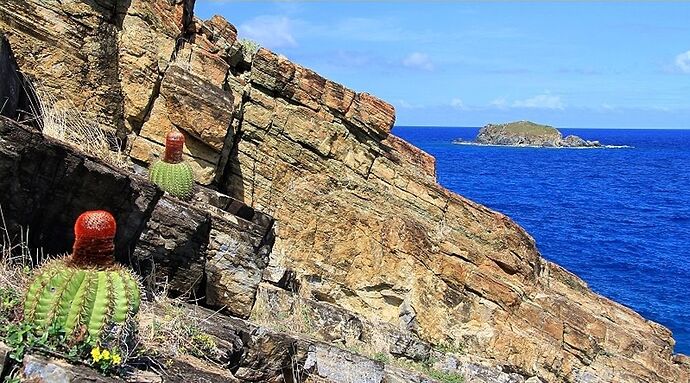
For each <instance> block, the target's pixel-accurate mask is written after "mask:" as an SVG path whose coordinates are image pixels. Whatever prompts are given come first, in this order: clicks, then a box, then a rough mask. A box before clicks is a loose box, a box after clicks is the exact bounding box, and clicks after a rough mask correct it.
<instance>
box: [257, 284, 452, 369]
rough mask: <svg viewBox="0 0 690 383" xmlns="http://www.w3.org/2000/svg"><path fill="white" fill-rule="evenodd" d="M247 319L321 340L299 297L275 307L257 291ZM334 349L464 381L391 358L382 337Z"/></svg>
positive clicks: (430, 365)
mask: <svg viewBox="0 0 690 383" xmlns="http://www.w3.org/2000/svg"><path fill="white" fill-rule="evenodd" d="M279 306H280V307H279ZM249 319H250V320H251V321H252V322H254V323H256V324H258V325H261V326H264V327H267V328H270V329H272V330H275V331H279V332H286V333H289V334H293V335H296V336H301V337H308V338H312V339H319V340H323V339H322V338H323V336H322V335H321V334H320V333H319V330H320V327H319V326H318V323H319V318H318V314H317V313H316V312H314V311H313V309H312V308H311V307H310V306H309V304H308V303H307V302H306V300H304V299H302V298H300V297H295V298H294V300H292V301H291V302H289V303H288V304H285V307H283V306H282V305H280V304H279V303H276V302H273V301H272V300H271V299H270V298H269V295H268V294H267V292H266V291H264V290H259V293H258V294H257V296H256V301H255V303H254V307H253V309H252V313H251V315H250V317H249ZM334 346H336V347H339V348H341V349H343V350H346V351H349V352H351V353H353V354H358V355H362V356H364V357H367V358H369V359H372V360H375V361H377V362H379V363H382V364H385V365H391V366H395V367H400V368H404V369H406V370H411V371H416V372H418V373H420V374H422V375H426V376H428V377H430V378H433V379H435V380H437V381H439V382H441V383H462V382H464V381H465V378H464V376H463V375H462V374H459V373H457V372H452V371H443V370H442V369H439V368H437V367H436V366H435V365H436V362H437V361H436V360H434V359H433V358H430V359H427V360H425V361H413V360H410V359H407V358H404V357H396V356H395V355H392V354H391V353H390V352H389V350H388V347H389V345H388V343H387V342H386V339H384V338H383V337H380V338H377V337H376V336H374V339H371V340H370V341H369V342H363V341H361V340H359V339H356V338H354V337H353V338H351V339H342V342H341V343H334ZM436 351H438V352H440V353H444V354H462V353H463V351H462V348H461V347H457V346H451V345H448V344H443V345H440V346H438V347H437V348H436Z"/></svg>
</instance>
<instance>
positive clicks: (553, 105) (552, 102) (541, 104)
mask: <svg viewBox="0 0 690 383" xmlns="http://www.w3.org/2000/svg"><path fill="white" fill-rule="evenodd" d="M511 106H512V107H513V108H534V109H561V110H562V109H563V102H562V101H561V97H560V96H554V95H551V94H548V93H545V94H539V95H536V96H534V97H530V98H526V99H524V100H515V101H514V102H513V104H512V105H511Z"/></svg>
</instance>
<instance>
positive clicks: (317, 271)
mask: <svg viewBox="0 0 690 383" xmlns="http://www.w3.org/2000/svg"><path fill="white" fill-rule="evenodd" d="M193 3H194V1H192V0H176V1H168V0H149V1H143V0H131V1H124V2H123V1H116V0H101V1H69V2H57V1H44V0H40V1H39V0H7V4H6V6H3V7H0V30H4V31H5V32H7V33H8V35H7V36H8V40H9V42H10V44H11V46H12V51H13V52H14V55H15V56H16V57H17V62H18V64H19V67H20V69H21V70H22V71H23V72H25V74H27V75H28V76H29V77H30V78H31V79H33V80H35V81H36V83H38V84H39V85H42V86H43V87H44V88H48V90H54V93H55V94H56V95H57V96H60V97H63V98H65V99H68V100H70V102H71V103H72V104H73V105H74V108H76V109H78V110H80V111H82V112H83V113H84V114H85V115H87V116H88V117H92V118H94V119H95V120H96V121H97V122H98V123H99V124H101V126H103V127H104V129H110V130H112V131H114V132H115V133H117V135H118V136H119V137H122V138H123V139H124V138H126V141H127V145H126V146H125V150H126V151H128V153H129V155H130V157H131V158H132V159H133V160H134V161H136V162H137V164H138V165H139V166H140V167H146V166H147V165H148V164H150V163H151V161H153V160H154V159H155V157H156V156H157V155H158V154H159V153H161V152H162V149H163V143H164V140H165V134H166V133H167V131H168V130H169V129H170V128H172V127H174V128H176V129H179V130H181V131H182V132H183V133H184V134H185V135H186V139H187V140H186V142H187V144H188V145H187V148H186V151H185V159H187V160H189V161H191V162H192V163H193V168H194V171H195V177H196V181H197V182H198V183H199V184H200V185H199V189H200V190H203V191H205V193H207V194H206V195H207V197H204V198H205V200H202V201H201V202H199V201H196V199H195V201H196V202H194V203H191V204H187V203H185V202H181V201H178V200H174V199H170V198H168V197H166V196H161V195H160V191H159V190H158V189H157V188H155V186H153V185H152V184H150V183H148V182H147V181H146V179H145V178H142V177H138V176H136V175H133V174H130V173H129V172H127V171H125V170H121V169H112V168H111V167H109V166H106V165H104V164H102V163H101V162H99V161H98V159H94V158H87V157H83V154H80V153H78V152H77V151H75V150H72V149H69V148H67V147H65V146H64V145H62V144H58V143H55V142H52V141H51V140H46V139H44V138H43V137H42V135H41V134H40V132H39V131H37V130H32V129H29V128H27V127H18V126H16V124H14V123H11V122H9V121H7V122H5V123H2V124H0V134H1V135H2V136H1V137H0V155H1V156H2V161H0V176H1V177H0V180H2V181H0V186H2V188H0V190H6V191H8V192H7V193H0V202H2V205H3V209H4V215H5V218H6V219H7V221H8V225H9V226H11V228H12V230H13V232H14V233H16V232H17V231H18V228H19V227H20V226H30V227H31V231H32V232H35V233H37V234H34V237H33V238H32V239H33V241H32V243H33V244H34V245H44V246H45V245H50V246H51V247H52V249H51V250H56V251H57V250H61V251H67V250H68V249H69V247H67V246H68V245H65V244H70V243H71V240H70V239H69V238H66V237H65V236H66V235H69V234H65V232H61V231H57V230H56V229H54V228H55V227H59V226H58V225H57V224H58V223H61V222H70V220H71V219H72V218H71V217H73V216H74V214H76V212H77V211H80V210H82V209H85V208H89V209H92V208H101V207H105V208H109V209H111V210H113V213H114V214H115V215H116V217H117V218H118V222H120V221H122V222H123V224H122V228H123V230H122V232H121V233H120V232H119V231H118V236H119V237H118V238H117V241H118V242H117V243H118V245H119V246H120V247H119V248H120V252H121V253H120V254H119V255H120V259H121V260H122V261H123V262H131V263H134V264H136V265H139V266H140V272H141V273H142V274H144V275H147V274H148V275H159V276H161V277H163V278H165V279H167V280H168V281H169V283H170V285H171V289H172V292H177V293H182V292H186V291H191V292H194V293H196V295H195V296H198V297H202V296H203V300H202V301H201V303H202V304H205V305H206V306H209V307H212V308H214V309H219V310H220V312H219V314H218V315H219V316H218V317H214V319H217V320H218V322H222V323H230V324H228V326H229V327H225V325H223V327H220V328H221V329H222V331H218V333H217V334H218V337H219V338H222V340H225V341H227V342H232V343H233V344H236V347H235V346H233V345H227V347H226V348H227V350H228V353H229V356H228V358H227V359H228V362H227V364H223V369H222V372H223V374H224V375H223V379H225V380H217V381H239V382H259V381H265V382H280V381H296V380H292V379H287V378H285V379H284V380H281V379H283V377H282V376H283V374H286V376H290V375H291V374H292V373H293V372H295V371H299V372H305V373H306V374H307V375H308V376H307V377H308V379H305V380H303V381H305V382H316V381H330V382H354V381H357V382H374V383H381V382H421V381H424V382H426V381H434V380H430V379H427V378H418V377H417V375H414V374H411V373H407V374H406V375H403V376H402V377H398V378H393V377H392V376H399V374H398V372H397V370H395V369H392V368H391V364H390V363H388V364H385V363H384V362H382V360H386V358H389V360H392V359H393V358H399V359H400V360H402V361H407V360H415V361H420V363H422V364H424V363H427V364H429V363H432V361H434V360H447V359H446V358H437V357H436V356H435V355H436V353H441V354H444V355H447V354H462V355H463V358H462V359H463V360H461V361H459V362H458V361H452V362H449V363H447V364H446V365H444V366H441V367H440V368H443V370H444V371H447V372H461V373H462V374H463V375H464V376H465V378H466V381H467V382H473V383H474V382H488V383H497V382H526V381H530V382H534V381H541V382H569V383H574V382H591V383H595V382H602V383H603V382H632V383H642V382H658V383H671V382H673V383H677V382H683V383H687V382H688V381H689V379H690V361H688V359H687V357H684V356H681V355H675V354H674V353H673V345H674V340H673V337H672V335H671V332H670V331H669V330H668V329H666V328H664V327H663V326H661V325H658V324H656V323H653V322H650V321H648V320H646V319H645V318H643V317H642V316H640V315H639V314H637V313H635V312H634V311H632V310H630V309H628V308H626V307H623V306H621V305H619V304H617V303H615V302H613V301H611V300H608V299H606V298H604V297H601V296H600V295H597V294H596V293H594V292H592V291H591V290H590V289H589V288H588V287H587V285H586V284H585V283H584V282H583V281H582V280H580V279H579V278H578V277H576V276H575V275H573V274H571V273H569V272H567V271H566V270H564V269H563V268H561V267H559V266H558V265H556V264H554V263H551V262H549V261H547V260H545V259H543V258H542V257H541V256H540V254H539V252H538V250H537V247H536V245H535V242H534V240H533V239H532V238H531V237H530V235H529V234H528V233H526V232H525V231H524V230H523V229H522V228H521V227H519V226H518V225H517V224H516V223H514V222H513V221H512V220H510V219H509V218H508V217H506V216H504V215H502V214H500V213H497V212H494V211H492V210H490V209H488V208H487V207H485V206H482V205H479V204H477V203H474V202H472V201H470V200H467V199H466V198H463V197H462V196H459V195H457V194H454V193H452V192H450V191H448V190H446V189H445V188H443V187H442V186H440V185H439V184H438V183H437V181H436V174H435V166H434V158H433V157H431V156H430V155H428V154H426V153H424V152H423V151H422V150H420V149H418V148H415V147H414V146H412V145H410V144H409V143H407V142H405V141H403V140H401V139H400V138H398V137H396V136H394V135H392V134H390V129H391V127H392V125H393V123H394V121H395V111H394V109H393V107H392V106H391V105H390V104H388V103H386V102H384V101H382V100H380V99H378V98H376V97H373V96H371V95H369V94H367V93H357V92H355V91H353V90H350V89H348V88H346V87H344V86H342V85H340V84H338V83H335V82H333V81H330V80H328V79H325V78H324V77H322V76H320V75H319V74H317V73H315V72H314V71H312V70H310V69H308V68H305V67H303V66H300V65H297V64H295V63H292V62H290V61H289V60H288V59H287V58H285V57H283V56H280V55H277V54H275V53H273V52H271V51H269V50H266V49H260V50H259V51H258V52H256V53H255V54H249V53H253V52H246V49H244V48H243V46H242V44H241V43H240V42H239V40H237V33H236V29H235V28H234V27H233V26H232V25H231V24H229V23H228V22H227V21H225V20H224V19H222V18H220V17H214V18H211V19H210V20H206V21H203V20H200V19H198V18H195V17H194V15H193V13H192V8H193ZM564 140H567V138H566V139H564ZM98 190H109V191H112V192H111V193H103V192H98ZM197 197H198V196H197ZM209 201H212V202H214V203H210V202H209ZM172 216H175V218H174V219H171V218H170V217H172ZM274 220H275V221H274ZM66 233H68V232H66ZM154 271H155V273H154ZM262 294H264V295H265V296H267V297H268V298H267V299H266V300H267V301H269V303H270V305H268V308H267V307H266V306H264V310H263V312H264V314H265V313H267V312H268V313H271V314H275V317H272V318H270V319H271V320H272V321H273V322H275V321H277V320H278V319H279V317H284V316H285V313H286V312H288V311H290V310H295V307H300V306H296V305H294V304H293V302H294V301H295V300H296V301H300V299H303V301H300V302H302V303H303V304H306V305H307V306H308V307H307V309H305V310H301V309H299V310H298V314H299V315H302V314H303V313H304V312H307V313H311V314H313V315H314V317H310V318H312V319H310V321H309V323H310V326H311V331H312V334H308V336H303V337H292V336H290V337H286V335H285V334H283V333H281V334H278V335H276V337H275V338H273V335H272V334H273V333H271V332H267V331H266V330H265V329H264V328H260V327H255V326H254V325H253V324H252V325H251V326H250V325H249V324H247V325H246V326H245V323H246V321H249V322H251V321H253V320H254V319H255V318H256V317H258V316H260V315H261V311H262V309H261V307H262V305H261V304H260V303H261V299H259V298H260V297H261V296H262ZM257 297H259V298H257ZM281 302H284V304H281ZM304 302H307V303H304ZM313 311H316V313H314V312H313ZM331 313H332V314H331ZM311 314H310V315H311ZM210 317H211V316H210V315H204V316H203V318H207V319H208V318H210ZM238 318H241V321H240V320H239V319H238ZM233 323H234V324H233ZM243 326H244V327H246V328H248V329H249V330H247V331H242V332H241V334H242V337H241V338H240V339H236V338H235V337H234V336H232V334H231V331H230V330H229V329H230V328H231V327H232V328H236V329H237V328H243ZM382 327H387V328H392V329H393V330H391V331H385V332H384V331H382V330H381V328H382ZM307 330H309V328H307ZM267 333H268V334H269V335H270V339H279V340H280V339H285V341H284V342H283V341H281V342H273V341H272V340H271V341H270V342H269V341H268V340H267V338H266V337H263V336H262V334H267ZM312 337H316V338H318V339H319V340H320V342H321V341H323V342H327V343H328V344H327V345H324V344H323V343H318V344H317V343H314V342H312V343H310V344H309V346H308V347H307V346H301V345H303V344H306V343H305V341H304V339H311V338H312ZM382 337H383V338H385V339H383V341H382V340H381V338H382ZM270 339H269V340H270ZM300 339H303V341H302V343H300V342H299V340H300ZM240 341H241V342H240ZM357 342H359V343H357ZM363 343H364V344H365V345H364V346H362V347H360V348H358V349H357V350H359V351H360V352H361V351H362V350H377V351H378V350H381V355H378V356H380V358H378V359H380V360H378V361H373V359H369V358H360V357H356V356H353V355H351V354H350V353H341V351H339V350H336V349H335V348H333V347H330V346H332V345H333V344H337V345H338V346H339V347H343V348H348V349H354V347H355V346H359V345H361V344H363ZM231 346H232V347H231ZM312 346H313V347H312ZM327 346H328V347H327ZM233 347H234V348H233ZM341 354H342V355H344V357H343V358H344V359H347V360H350V361H354V362H355V363H356V367H354V366H353V365H352V364H344V362H341V360H342V359H343V358H340V355H341ZM360 361H361V363H360ZM224 363H225V362H224ZM264 364H265V365H267V367H266V368H269V369H270V373H268V372H257V370H258V367H256V366H261V367H262V368H261V370H262V371H265V369H264V368H263V365H264ZM364 364H366V365H367V366H371V368H362V367H361V366H362V365H364ZM384 364H385V365H384ZM476 365H480V366H481V368H480V367H476ZM386 371H392V372H390V374H388V373H387V372H386ZM228 374H229V375H232V377H231V378H227V379H226V378H225V376H226V375H228ZM387 374H388V375H387ZM473 374H474V375H473ZM348 375H350V376H348ZM233 379H234V380H233ZM319 379H321V380H319ZM424 379H427V380H424ZM183 381H188V380H183Z"/></svg>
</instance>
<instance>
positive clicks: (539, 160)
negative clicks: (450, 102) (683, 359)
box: [393, 127, 690, 354]
mask: <svg viewBox="0 0 690 383" xmlns="http://www.w3.org/2000/svg"><path fill="white" fill-rule="evenodd" d="M477 131H478V129H477V128H441V127H438V128H430V127H424V128H421V127H396V128H395V129H394V130H393V132H394V133H395V134H396V135H398V136H400V137H402V138H403V139H405V140H407V141H408V142H410V143H412V144H414V145H416V146H418V147H420V148H422V149H424V150H425V151H426V152H428V153H430V154H432V155H433V156H434V157H436V164H437V173H438V179H439V182H440V183H441V184H442V185H443V186H445V187H447V188H449V189H451V190H453V191H455V192H457V193H459V194H462V195H464V196H466V197H468V198H470V199H472V200H474V201H477V202H479V203H482V204H484V205H486V206H489V207H491V208H492V209H494V210H498V211H500V212H502V213H504V214H506V215H508V216H510V217H511V218H513V219H514V220H515V221H516V222H517V223H519V224H520V225H521V226H522V227H524V228H525V229H526V230H527V231H528V232H529V233H530V234H531V235H532V236H533V237H534V238H535V240H536V241H537V246H538V248H539V250H540V251H541V253H542V255H543V256H544V257H545V258H547V259H549V260H552V261H554V262H556V263H558V264H560V265H561V266H563V267H565V268H567V269H568V270H570V271H571V272H574V273H575V274H577V275H578V276H580V277H581V278H582V279H584V280H585V281H586V282H587V283H588V284H589V285H590V287H591V288H592V289H593V290H594V291H596V292H598V293H600V294H602V295H604V296H607V297H609V298H611V299H613V300H615V301H618V302H620V303H622V304H624V305H626V306H628V307H631V308H633V309H634V310H636V311H638V312H639V313H641V314H642V315H643V316H645V317H646V318H649V319H652V320H654V321H656V322H659V323H662V324H664V325H665V326H667V327H669V328H670V329H671V330H672V331H673V334H674V337H675V339H676V342H677V343H676V352H680V353H685V354H690V130H617V129H608V130H603V129H602V130H600V129H561V131H562V132H563V133H564V135H565V134H577V135H579V136H580V137H582V138H584V139H588V140H599V141H601V142H602V143H603V144H611V145H630V146H632V147H633V148H627V149H547V148H511V147H491V146H469V145H456V144H452V143H451V141H452V140H453V139H455V138H463V139H466V140H471V139H472V138H474V137H475V136H476V134H477Z"/></svg>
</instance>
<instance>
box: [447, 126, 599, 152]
mask: <svg viewBox="0 0 690 383" xmlns="http://www.w3.org/2000/svg"><path fill="white" fill-rule="evenodd" d="M453 142H454V143H464V142H463V141H462V140H455V141H453ZM474 143H477V144H482V145H505V146H535V147H563V148H590V147H600V146H601V144H600V143H599V141H587V140H584V139H582V138H580V137H578V136H574V135H569V136H566V137H565V138H564V137H563V135H562V134H561V132H559V131H558V129H556V128H554V127H553V126H549V125H540V124H536V123H534V122H531V121H516V122H509V123H507V124H489V125H486V126H484V127H483V128H481V130H479V134H478V135H477V137H476V138H475V140H474Z"/></svg>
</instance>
